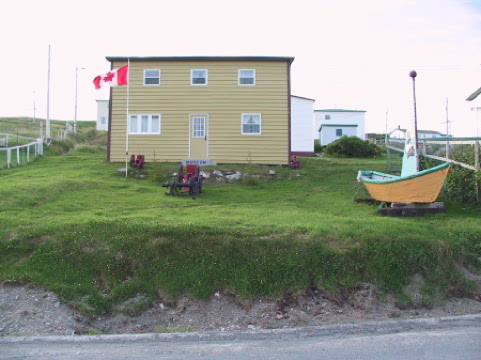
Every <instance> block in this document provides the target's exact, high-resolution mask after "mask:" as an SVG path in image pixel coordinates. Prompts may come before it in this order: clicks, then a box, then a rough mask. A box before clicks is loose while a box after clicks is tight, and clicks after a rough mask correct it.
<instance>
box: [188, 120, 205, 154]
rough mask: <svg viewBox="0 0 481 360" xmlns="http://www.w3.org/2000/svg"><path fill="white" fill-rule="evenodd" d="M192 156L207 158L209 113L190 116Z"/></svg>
mask: <svg viewBox="0 0 481 360" xmlns="http://www.w3.org/2000/svg"><path fill="white" fill-rule="evenodd" d="M190 157H191V158H195V159H206V158H207V115H191V116H190Z"/></svg>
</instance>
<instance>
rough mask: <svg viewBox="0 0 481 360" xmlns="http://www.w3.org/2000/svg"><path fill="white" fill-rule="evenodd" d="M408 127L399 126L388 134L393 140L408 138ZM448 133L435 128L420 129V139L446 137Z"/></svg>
mask: <svg viewBox="0 0 481 360" xmlns="http://www.w3.org/2000/svg"><path fill="white" fill-rule="evenodd" d="M406 131H407V130H406V129H401V128H400V127H398V128H397V129H394V130H393V131H391V132H390V133H389V134H388V137H389V139H392V140H403V141H404V139H405V138H406ZM446 136H448V135H446V134H443V133H440V132H439V131H434V130H418V140H423V139H435V138H440V137H446Z"/></svg>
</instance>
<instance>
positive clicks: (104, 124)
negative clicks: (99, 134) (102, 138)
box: [97, 100, 109, 131]
mask: <svg viewBox="0 0 481 360" xmlns="http://www.w3.org/2000/svg"><path fill="white" fill-rule="evenodd" d="M97 130H103V131H108V130H109V101H108V100H97Z"/></svg>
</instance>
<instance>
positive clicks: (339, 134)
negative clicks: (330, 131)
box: [336, 129, 342, 137]
mask: <svg viewBox="0 0 481 360" xmlns="http://www.w3.org/2000/svg"><path fill="white" fill-rule="evenodd" d="M336 136H339V137H341V136H342V129H336Z"/></svg>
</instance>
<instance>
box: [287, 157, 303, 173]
mask: <svg viewBox="0 0 481 360" xmlns="http://www.w3.org/2000/svg"><path fill="white" fill-rule="evenodd" d="M289 167H290V168H291V169H292V170H299V169H300V168H301V164H300V163H299V160H297V156H296V155H292V156H291V161H290V162H289Z"/></svg>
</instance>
